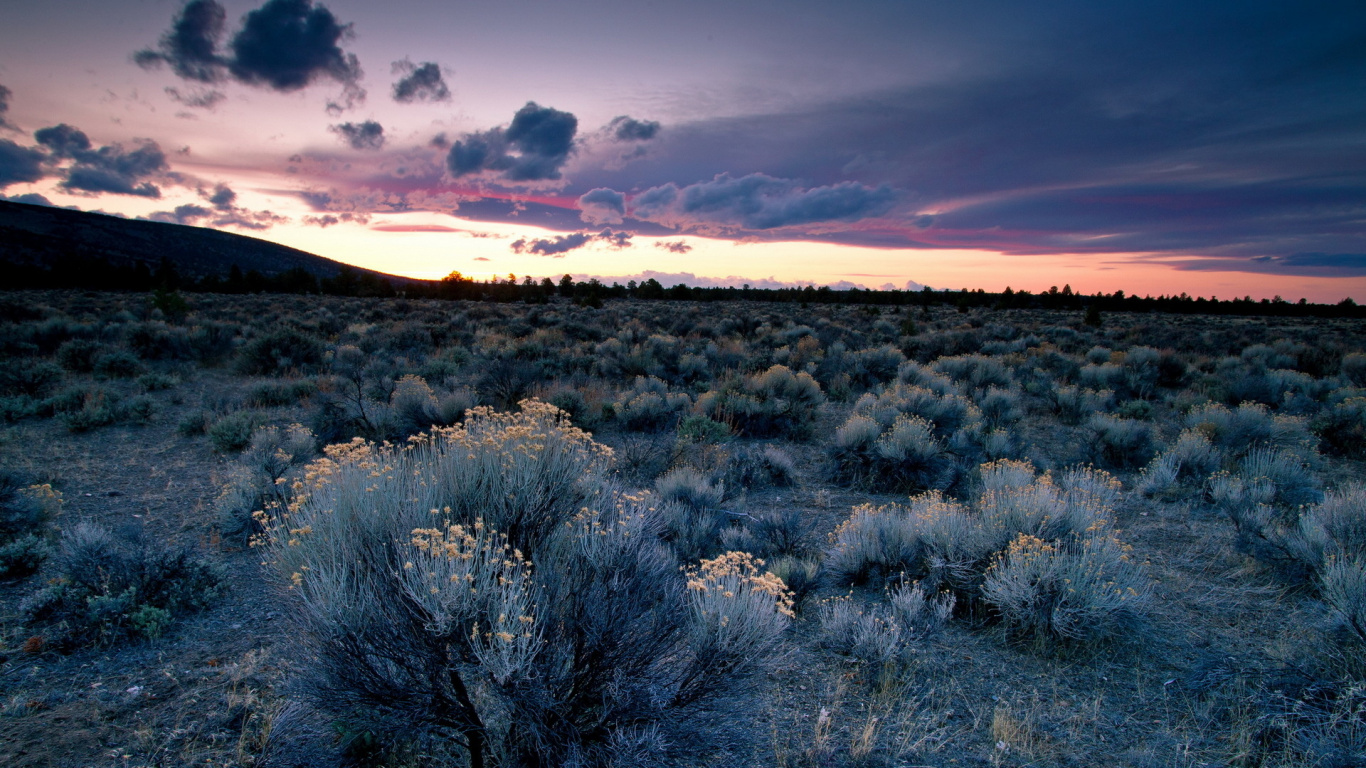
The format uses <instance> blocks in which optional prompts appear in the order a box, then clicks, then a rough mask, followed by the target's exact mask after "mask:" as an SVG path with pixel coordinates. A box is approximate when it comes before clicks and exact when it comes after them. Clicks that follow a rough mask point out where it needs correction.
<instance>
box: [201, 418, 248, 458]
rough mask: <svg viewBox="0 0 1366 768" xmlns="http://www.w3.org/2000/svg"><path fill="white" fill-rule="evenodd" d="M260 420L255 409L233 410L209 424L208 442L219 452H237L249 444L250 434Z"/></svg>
mask: <svg viewBox="0 0 1366 768" xmlns="http://www.w3.org/2000/svg"><path fill="white" fill-rule="evenodd" d="M261 421H262V418H261V414H259V413H257V412H256V411H233V412H232V413H229V414H227V415H225V416H222V417H220V418H219V419H218V420H217V421H215V422H214V423H212V424H210V425H209V428H208V430H206V433H207V434H208V436H209V443H211V444H212V445H213V449H214V450H215V451H218V452H219V453H237V452H238V451H240V450H242V449H243V448H246V447H247V446H248V445H250V444H251V435H252V433H253V432H255V431H256V428H257V427H258V426H260V424H261Z"/></svg>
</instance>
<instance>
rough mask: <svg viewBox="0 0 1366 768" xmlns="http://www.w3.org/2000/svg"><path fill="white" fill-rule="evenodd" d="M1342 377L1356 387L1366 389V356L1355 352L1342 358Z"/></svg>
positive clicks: (1340, 365) (1340, 366)
mask: <svg viewBox="0 0 1366 768" xmlns="http://www.w3.org/2000/svg"><path fill="white" fill-rule="evenodd" d="M1339 370H1340V371H1341V372H1342V377H1343V378H1344V379H1346V380H1347V382H1348V383H1349V384H1351V385H1352V386H1354V387H1366V354H1362V353H1360V352H1353V353H1351V354H1349V355H1343V356H1342V362H1341V363H1340V364H1339Z"/></svg>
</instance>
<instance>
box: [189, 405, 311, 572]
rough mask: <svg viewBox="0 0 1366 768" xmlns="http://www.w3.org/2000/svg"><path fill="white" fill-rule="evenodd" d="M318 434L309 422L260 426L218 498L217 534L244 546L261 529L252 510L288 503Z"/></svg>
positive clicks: (233, 467) (308, 459)
mask: <svg viewBox="0 0 1366 768" xmlns="http://www.w3.org/2000/svg"><path fill="white" fill-rule="evenodd" d="M315 446H316V438H315V437H314V435H313V433H312V432H311V431H309V429H308V428H307V427H304V426H302V425H300V424H291V425H289V426H287V427H285V428H284V429H281V428H279V427H269V426H268V427H260V428H257V429H256V430H255V431H253V432H252V435H251V442H250V444H249V447H248V448H247V449H246V450H244V451H243V452H242V455H241V456H240V457H239V458H238V460H237V462H236V463H234V464H233V465H232V467H230V468H229V470H228V474H227V478H226V480H225V482H224V484H223V487H222V489H220V491H219V493H218V496H217V498H215V499H214V511H215V512H216V513H217V524H218V530H219V533H220V534H221V535H222V537H223V539H224V540H225V541H227V542H229V543H232V544H235V545H238V546H243V545H246V544H247V540H248V538H249V537H251V536H254V535H256V534H257V533H260V532H261V528H260V524H259V523H258V521H257V520H256V519H255V518H254V517H253V513H255V512H257V511H258V510H265V509H267V508H272V509H276V508H280V507H283V506H285V505H286V504H288V503H289V501H290V499H291V496H292V494H293V493H294V492H295V490H296V489H295V484H296V482H297V481H298V479H299V477H298V475H299V473H298V472H297V471H296V470H297V468H298V467H300V466H302V465H303V464H305V463H307V462H308V461H311V460H312V459H313V458H314V456H316V455H317V450H316V447H315Z"/></svg>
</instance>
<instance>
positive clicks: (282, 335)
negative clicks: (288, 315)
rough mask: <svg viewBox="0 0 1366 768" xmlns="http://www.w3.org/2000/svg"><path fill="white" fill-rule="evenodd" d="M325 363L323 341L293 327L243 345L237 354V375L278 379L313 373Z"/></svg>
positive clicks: (263, 335)
mask: <svg viewBox="0 0 1366 768" xmlns="http://www.w3.org/2000/svg"><path fill="white" fill-rule="evenodd" d="M322 361H323V344H322V342H320V341H318V340H317V339H316V338H314V337H313V336H311V335H309V334H307V333H304V332H302V331H298V330H295V329H293V328H277V329H275V330H272V331H268V332H266V333H263V334H261V335H260V336H257V337H255V338H253V339H251V340H250V341H248V342H247V343H246V344H243V345H242V348H241V349H240V350H239V351H238V353H237V372H238V373H241V374H245V375H247V376H277V375H281V374H287V373H290V372H294V371H299V372H306V371H310V370H313V369H314V368H317V367H318V366H319V365H321V364H322Z"/></svg>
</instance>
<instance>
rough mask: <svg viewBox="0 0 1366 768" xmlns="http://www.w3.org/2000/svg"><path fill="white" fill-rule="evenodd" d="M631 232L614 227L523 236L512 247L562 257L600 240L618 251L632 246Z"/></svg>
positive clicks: (532, 252)
mask: <svg viewBox="0 0 1366 768" xmlns="http://www.w3.org/2000/svg"><path fill="white" fill-rule="evenodd" d="M632 237H633V235H632V234H631V233H630V232H621V231H616V230H612V229H604V230H602V231H601V232H598V233H597V234H593V233H591V232H572V233H570V234H567V235H557V236H555V237H553V238H536V239H533V240H528V239H526V238H521V239H518V240H515V241H513V243H512V245H511V248H512V250H513V252H514V253H530V254H533V255H536V256H553V257H555V258H560V257H562V256H564V254H566V253H568V252H569V251H572V250H575V249H578V248H582V247H584V246H585V245H588V244H589V243H592V242H600V243H603V244H605V245H606V246H607V247H608V248H610V249H612V250H614V251H617V250H621V249H622V248H630V247H631V238H632Z"/></svg>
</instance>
